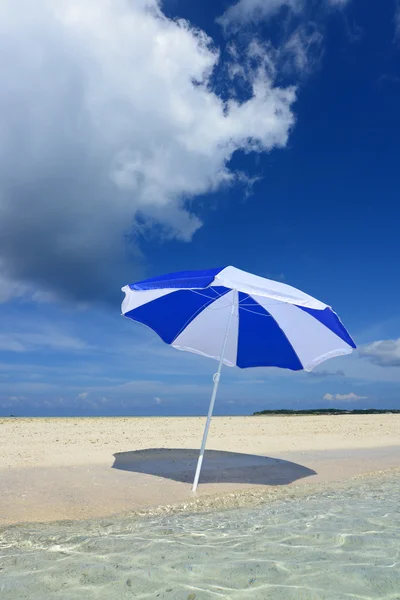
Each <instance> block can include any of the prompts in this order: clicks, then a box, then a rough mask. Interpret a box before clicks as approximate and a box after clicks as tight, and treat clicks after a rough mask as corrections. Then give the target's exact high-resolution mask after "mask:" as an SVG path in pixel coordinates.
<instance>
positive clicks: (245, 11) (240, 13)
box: [217, 0, 304, 29]
mask: <svg viewBox="0 0 400 600" xmlns="http://www.w3.org/2000/svg"><path fill="white" fill-rule="evenodd" d="M303 4H304V2H303V0H239V2H236V3H235V4H233V5H232V6H230V7H229V8H228V9H227V10H226V11H225V12H224V14H223V15H222V16H221V17H219V19H217V22H218V23H219V24H220V25H222V26H223V27H224V28H225V29H228V28H233V29H237V28H239V27H240V26H241V25H243V24H246V23H251V22H257V21H260V20H264V19H268V18H270V17H272V16H273V15H275V14H276V13H277V12H279V11H280V10H281V9H282V8H284V7H287V8H291V9H292V10H295V11H299V10H301V9H302V7H303Z"/></svg>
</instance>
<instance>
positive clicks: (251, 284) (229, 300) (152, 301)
mask: <svg viewBox="0 0 400 600" xmlns="http://www.w3.org/2000/svg"><path fill="white" fill-rule="evenodd" d="M122 291H123V292H125V299H124V301H123V303H122V314H123V315H124V316H125V317H128V318H129V319H132V320H134V321H138V322H140V323H143V324H144V325H147V326H148V327H150V328H151V329H153V330H154V331H155V332H156V333H158V335H159V336H160V338H161V339H162V340H163V341H164V342H166V343H167V344H170V345H171V346H173V347H174V348H178V349H179V350H186V351H188V352H195V353H196V354H201V355H203V356H208V357H210V358H214V359H216V360H218V361H219V367H218V371H217V373H216V374H215V375H214V389H213V393H212V397H211V402H210V408H209V411H208V417H207V423H206V427H205V431H204V436H203V442H202V446H201V450H200V456H199V461H198V464H197V469H196V475H195V479H194V484H193V491H195V490H196V488H197V484H198V479H199V476H200V470H201V465H202V461H203V456H204V449H205V445H206V441H207V434H208V429H209V425H210V420H211V415H212V412H213V408H214V402H215V397H216V393H217V388H218V383H219V378H220V372H221V368H222V364H225V365H227V366H229V367H234V366H237V367H239V368H242V369H245V368H247V367H279V368H283V369H290V370H292V371H301V370H305V371H311V370H312V369H313V368H314V367H316V366H317V365H319V364H320V363H322V362H323V361H325V360H327V359H328V358H333V357H334V356H341V355H344V354H349V353H350V352H352V350H353V349H354V348H355V347H356V345H355V343H354V342H353V340H352V339H351V337H350V335H349V333H348V332H347V330H346V329H345V327H344V325H343V324H342V322H341V321H340V319H339V317H338V316H337V314H336V313H335V312H334V311H333V310H332V308H330V306H328V305H326V304H324V303H323V302H320V301H319V300H316V299H315V298H313V297H312V296H309V295H308V294H305V293H304V292H301V291H300V290H297V289H296V288H294V287H291V286H290V285H286V284H284V283H280V282H277V281H272V280H270V279H265V278H263V277H258V276H257V275H252V274H251V273H247V272H246V271H241V270H240V269H236V268H235V267H225V268H220V269H209V270H205V271H182V272H179V273H170V274H168V275H161V276H159V277H153V278H151V279H146V280H144V281H140V282H138V283H133V284H131V285H126V286H125V287H123V288H122Z"/></svg>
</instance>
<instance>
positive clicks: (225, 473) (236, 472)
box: [113, 448, 316, 485]
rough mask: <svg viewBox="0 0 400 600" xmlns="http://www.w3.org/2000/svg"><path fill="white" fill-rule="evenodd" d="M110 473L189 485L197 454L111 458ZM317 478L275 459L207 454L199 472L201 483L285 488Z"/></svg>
mask: <svg viewBox="0 0 400 600" xmlns="http://www.w3.org/2000/svg"><path fill="white" fill-rule="evenodd" d="M114 458H115V462H114V464H113V469H120V470H122V471H132V472H135V473H146V474H147V475H155V476H157V477H163V478H165V479H172V480H173V481H180V482H184V483H186V482H189V481H190V480H191V478H192V477H193V469H194V468H195V466H196V463H197V459H198V450H194V449H176V448H149V449H146V450H136V451H132V452H118V453H116V454H114ZM311 475H316V472H315V471H313V470H312V469H309V468H307V467H304V466H302V465H299V464H296V463H293V462H290V461H287V460H280V459H277V458H270V457H265V456H257V455H253V454H241V453H237V452H223V451H220V450H207V451H206V453H205V461H204V465H203V470H202V481H203V482H204V483H244V484H254V485H288V484H289V483H293V482H294V481H297V480H299V479H303V478H304V477H310V476H311Z"/></svg>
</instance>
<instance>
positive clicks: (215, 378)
mask: <svg viewBox="0 0 400 600" xmlns="http://www.w3.org/2000/svg"><path fill="white" fill-rule="evenodd" d="M235 295H236V294H235V292H234V296H233V301H232V310H231V314H230V315H229V321H228V326H227V328H226V333H225V338H224V343H223V344H222V351H221V358H220V361H219V365H218V370H217V372H216V373H215V374H214V376H213V381H214V387H213V391H212V394H211V400H210V406H209V408H208V415H207V421H206V426H205V428H204V433H203V440H202V442H201V448H200V454H199V458H198V461H197V467H196V473H195V476H194V481H193V487H192V492H195V491H196V490H197V485H198V483H199V477H200V471H201V466H202V464H203V458H204V451H205V449H206V443H207V436H208V430H209V429H210V423H211V417H212V414H213V410H214V404H215V398H216V396H217V391H218V384H219V380H220V377H221V369H222V364H223V361H224V354H225V349H226V343H227V341H228V335H229V329H230V327H231V322H232V317H233V313H234V310H235Z"/></svg>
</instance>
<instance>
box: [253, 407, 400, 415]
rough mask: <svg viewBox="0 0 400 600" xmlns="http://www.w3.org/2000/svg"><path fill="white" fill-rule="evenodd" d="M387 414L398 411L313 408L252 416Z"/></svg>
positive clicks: (261, 412) (265, 411)
mask: <svg viewBox="0 0 400 600" xmlns="http://www.w3.org/2000/svg"><path fill="white" fill-rule="evenodd" d="M387 414H400V410H390V409H378V408H366V409H365V410H361V409H357V410H342V409H340V408H314V409H312V410H287V409H280V410H260V411H259V412H255V413H253V415H281V416H292V415H293V416H295V415H299V416H301V415H387Z"/></svg>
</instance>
